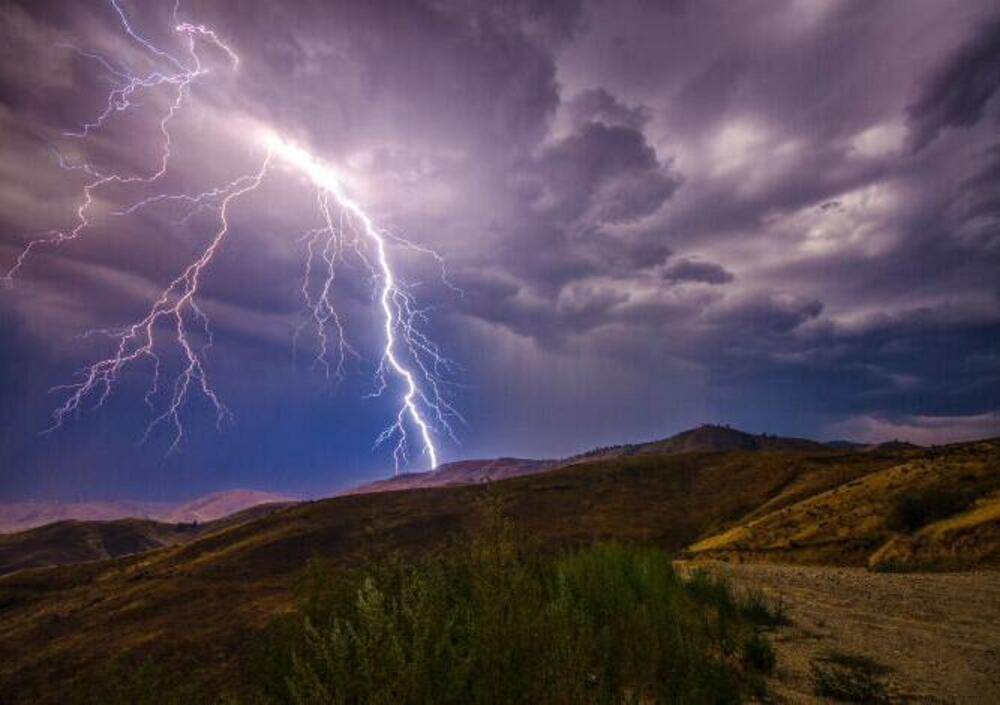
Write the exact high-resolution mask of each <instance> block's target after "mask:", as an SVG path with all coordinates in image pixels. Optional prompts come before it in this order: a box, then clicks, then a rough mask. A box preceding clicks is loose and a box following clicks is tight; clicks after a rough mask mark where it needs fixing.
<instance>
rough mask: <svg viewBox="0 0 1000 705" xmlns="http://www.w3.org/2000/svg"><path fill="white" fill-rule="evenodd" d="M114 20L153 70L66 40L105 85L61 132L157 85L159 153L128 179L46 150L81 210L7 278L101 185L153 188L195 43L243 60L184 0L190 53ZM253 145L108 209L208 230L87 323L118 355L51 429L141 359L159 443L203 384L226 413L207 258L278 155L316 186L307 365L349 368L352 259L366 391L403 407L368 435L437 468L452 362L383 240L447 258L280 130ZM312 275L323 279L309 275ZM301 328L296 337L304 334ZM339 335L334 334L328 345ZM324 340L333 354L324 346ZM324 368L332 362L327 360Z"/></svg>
mask: <svg viewBox="0 0 1000 705" xmlns="http://www.w3.org/2000/svg"><path fill="white" fill-rule="evenodd" d="M108 2H109V4H110V6H111V8H112V9H113V11H114V13H115V15H116V16H117V18H118V20H119V23H120V26H121V28H122V30H123V31H124V33H125V34H126V35H127V36H128V38H129V40H130V41H131V42H133V43H134V44H136V45H137V46H139V47H141V48H142V50H143V51H144V52H145V53H146V54H147V56H148V57H149V58H150V59H151V60H152V63H153V65H155V66H159V67H160V68H157V69H154V70H152V71H150V72H149V73H147V74H144V75H139V74H136V73H134V72H132V71H131V70H130V69H129V68H128V67H127V66H125V65H123V64H119V63H118V62H113V61H111V60H109V59H108V58H107V57H105V56H102V55H99V54H95V53H92V52H88V51H84V50H83V49H80V48H78V47H76V46H74V45H62V46H63V47H64V48H66V49H68V50H70V51H73V52H75V53H77V54H78V55H80V56H81V57H83V58H85V59H88V60H90V61H92V62H95V63H96V64H98V65H100V66H101V67H102V68H103V69H104V70H105V71H106V72H107V76H106V77H107V78H108V80H109V81H110V82H111V86H112V87H111V89H110V91H109V92H108V94H107V96H106V102H105V105H104V108H103V110H102V111H101V112H100V113H99V114H98V115H97V116H96V117H95V118H94V119H92V120H91V121H89V122H86V123H84V124H83V125H82V126H81V127H80V128H79V129H78V130H76V131H72V132H66V133H65V134H64V136H65V137H66V138H68V139H74V140H87V139H88V138H90V137H91V136H92V135H94V134H95V133H96V132H98V131H100V130H101V129H102V128H104V127H105V125H106V124H107V122H108V121H109V120H110V119H111V118H112V116H114V115H115V114H116V113H125V112H128V111H130V110H132V109H133V108H135V107H136V106H137V105H138V104H139V98H140V96H142V95H144V94H147V93H149V92H150V91H154V90H157V89H169V90H171V91H172V92H171V95H172V97H171V98H170V99H169V100H168V101H167V103H166V107H165V108H164V109H163V111H162V113H161V115H160V118H159V131H160V135H161V142H160V150H159V156H158V159H157V161H156V163H155V164H154V165H153V167H151V168H150V169H149V171H148V172H147V173H145V174H127V173H123V172H118V171H110V172H104V171H102V170H100V169H98V168H96V167H95V166H93V165H92V164H90V163H87V162H79V163H74V162H70V161H69V160H68V159H66V158H65V157H64V156H63V154H62V152H61V151H59V150H58V149H55V148H53V149H54V150H55V152H56V157H57V159H58V162H59V165H60V166H61V167H62V168H63V169H65V170H66V171H68V172H78V173H81V174H83V175H84V177H85V181H84V184H83V187H82V193H81V199H80V202H79V205H78V206H77V208H76V211H75V214H76V218H75V220H74V221H73V224H72V226H71V227H69V228H68V229H66V230H59V231H50V232H48V233H45V234H43V236H42V237H39V238H36V239H33V240H30V241H29V242H28V243H27V245H26V246H25V247H24V248H23V249H22V251H21V252H20V254H19V255H18V257H17V258H16V260H15V262H14V263H13V265H12V266H11V267H10V268H9V270H8V271H7V272H6V274H5V275H4V276H3V279H4V280H5V282H6V283H8V284H9V283H11V282H12V281H13V279H14V277H15V276H16V275H17V274H18V273H19V272H20V270H21V269H22V268H23V267H24V266H25V265H26V263H27V261H28V259H29V257H30V255H31V254H32V251H33V250H34V249H35V248H36V247H39V246H43V245H60V244H63V243H65V242H67V241H70V240H75V239H77V238H78V237H80V236H81V235H82V234H83V233H84V232H85V231H86V230H87V229H89V228H91V226H92V225H93V217H94V214H93V213H92V211H93V210H94V205H95V201H96V199H97V197H98V194H99V192H101V191H103V190H104V189H105V188H106V187H108V186H110V185H112V184H114V185H123V184H141V185H143V186H145V187H147V189H148V188H149V187H154V186H155V185H156V184H157V183H158V182H160V181H161V180H162V179H163V178H164V177H165V176H166V174H167V173H168V171H169V167H170V160H171V157H172V147H173V135H172V133H171V129H170V128H171V124H172V122H173V121H174V120H175V118H176V116H177V115H178V114H179V113H180V111H181V110H182V109H183V108H184V106H185V102H186V99H187V97H188V94H189V90H190V86H191V85H192V84H193V83H194V82H195V81H197V80H199V79H202V78H203V77H204V76H205V75H207V74H208V73H209V69H208V68H207V67H206V66H205V65H204V64H203V60H202V56H201V53H200V52H201V50H202V48H203V46H205V45H208V46H212V47H214V48H215V49H216V50H217V51H219V52H222V53H223V54H225V55H226V57H227V58H228V60H229V63H230V65H231V68H232V70H233V71H236V70H238V69H239V66H240V58H239V56H238V55H237V53H236V52H235V51H234V50H233V49H232V47H230V46H229V45H228V44H227V43H226V42H224V41H223V40H222V39H221V38H220V36H219V35H218V34H217V33H216V31H215V30H214V29H212V28H209V27H207V26H205V25H199V24H194V23H191V22H188V21H184V20H182V19H181V18H180V7H179V1H178V2H177V3H176V4H175V5H174V8H173V20H174V22H173V26H174V30H175V31H176V32H177V33H178V34H180V35H181V40H182V43H183V45H184V47H185V49H186V56H183V57H182V56H178V55H175V54H174V53H172V52H171V51H168V50H166V49H163V48H161V47H159V46H157V45H155V44H154V43H153V42H152V41H150V40H149V39H147V38H146V37H145V36H144V35H143V34H141V33H140V32H139V31H138V30H137V29H136V28H135V27H134V26H133V22H132V20H131V19H130V17H129V15H128V13H127V12H126V11H125V9H124V8H123V7H122V5H121V3H120V2H119V0H108ZM256 138H257V146H258V147H259V148H260V149H261V152H262V157H261V161H260V165H259V167H258V168H257V169H256V170H255V171H253V172H252V173H247V174H244V175H242V176H240V177H238V178H236V179H234V180H233V181H231V182H229V183H226V184H223V185H220V186H216V187H214V188H212V189H209V190H206V191H203V192H201V193H169V192H165V191H160V192H158V193H154V194H153V195H148V196H146V197H145V198H142V199H140V200H136V201H134V202H132V203H130V204H127V205H125V206H123V207H120V208H118V209H116V210H114V211H111V213H110V215H111V216H116V217H123V216H129V215H132V214H135V213H137V212H139V211H142V210H144V209H147V208H151V207H153V206H156V205H158V204H164V203H170V204H172V205H175V206H177V207H179V208H180V209H181V210H182V212H183V215H182V217H181V218H180V219H179V220H177V221H176V224H178V225H179V224H183V223H186V222H188V221H190V220H191V219H193V218H194V217H195V216H196V215H199V214H203V213H206V212H207V213H214V216H215V219H216V222H217V225H216V227H215V228H214V230H213V232H212V234H211V236H210V237H209V239H208V241H207V243H206V244H205V246H204V248H203V249H202V250H201V252H200V254H199V255H198V256H197V257H196V258H195V259H194V260H193V261H192V262H191V263H190V264H188V265H187V267H185V268H184V269H183V270H182V271H181V272H180V273H179V274H178V275H177V276H176V277H175V278H174V279H173V280H171V281H170V282H169V283H168V284H167V286H166V287H164V288H163V289H162V290H161V292H160V294H159V296H158V297H157V298H156V300H155V301H154V302H153V304H152V305H151V306H150V308H149V309H148V311H147V313H146V315H145V316H143V317H142V318H141V319H139V320H138V321H136V322H134V323H132V324H130V325H127V326H124V327H122V328H117V329H100V330H94V331H88V332H87V333H85V334H84V336H85V337H89V336H104V337H107V338H110V339H111V340H112V341H113V342H114V347H113V353H112V354H111V355H110V356H108V357H107V358H104V359H101V360H98V361H97V362H95V363H93V364H92V365H90V366H88V367H86V368H84V369H83V370H81V372H80V377H79V379H78V380H77V381H76V382H74V383H72V384H67V385H62V386H60V387H57V388H56V389H57V390H60V391H63V392H64V393H65V394H66V396H65V399H64V401H63V403H62V404H61V405H60V406H58V407H57V408H56V409H55V411H54V412H53V418H52V424H51V426H50V427H49V428H48V429H46V430H47V431H51V430H54V429H56V428H59V427H61V426H62V425H63V423H64V422H65V421H66V419H67V418H68V417H70V416H73V415H76V414H78V413H79V412H80V411H81V410H82V409H83V408H84V407H85V405H87V404H88V403H89V402H91V401H92V402H93V407H94V408H100V407H101V406H102V405H103V404H104V402H105V401H106V399H107V398H108V397H109V396H110V394H111V393H112V390H113V389H114V387H115V384H116V382H118V381H119V379H120V377H121V375H122V373H123V371H124V370H125V369H126V368H127V367H129V366H131V365H133V364H134V363H138V362H140V361H148V362H149V363H151V365H152V376H151V381H150V384H149V387H148V388H147V391H146V394H145V396H144V401H145V402H146V404H147V405H148V406H149V408H150V410H151V411H153V414H154V415H153V418H152V420H151V421H150V423H149V425H148V426H147V428H146V432H145V434H144V436H143V439H145V438H147V437H148V436H149V434H150V433H151V432H152V431H153V430H154V429H155V428H157V427H158V426H160V425H161V424H165V425H167V426H169V427H171V428H172V442H171V445H170V449H169V451H168V452H172V451H174V450H175V449H176V448H177V447H178V446H179V445H180V443H181V442H182V441H183V439H184V426H183V423H182V412H183V410H184V408H185V406H186V404H187V403H188V401H189V400H190V398H191V396H192V394H193V393H198V392H200V393H201V395H202V396H203V397H204V398H205V399H207V400H208V402H209V403H210V404H211V405H212V407H213V408H214V410H215V412H216V419H217V425H218V426H219V427H221V426H222V425H223V423H225V422H227V421H230V420H231V419H232V414H231V413H230V411H229V409H228V408H227V407H226V406H225V404H224V403H223V401H222V399H221V397H220V396H219V394H218V393H217V392H216V391H215V389H214V388H213V387H212V385H211V383H210V381H209V376H208V373H207V363H206V353H207V351H208V349H209V348H210V347H211V345H212V341H213V337H212V329H211V327H210V325H209V319H208V316H207V315H206V314H205V312H204V310H203V309H202V308H201V307H200V305H199V303H198V295H199V286H200V283H201V280H202V278H203V276H205V273H206V271H207V270H208V269H209V268H210V265H211V264H212V262H213V260H214V258H215V256H216V254H217V253H218V252H219V250H220V249H221V248H222V247H223V245H224V244H225V242H226V241H227V239H228V238H229V235H230V232H231V227H230V222H229V213H230V209H231V208H232V207H233V204H235V203H236V202H238V200H239V199H241V198H243V197H245V196H247V195H248V194H250V193H251V192H253V191H255V190H257V189H258V188H259V187H260V185H261V184H262V183H263V182H264V180H265V178H266V177H267V176H268V175H269V174H270V173H271V172H273V171H274V170H275V167H276V165H277V164H279V163H280V164H281V165H282V166H284V167H286V168H287V169H288V170H290V171H293V172H295V173H298V174H299V175H300V176H302V177H305V179H306V180H307V181H308V182H309V184H310V185H311V187H312V188H314V189H315V190H316V202H317V209H318V213H319V221H320V226H319V227H317V228H314V229H312V230H309V231H307V232H306V233H305V234H304V235H303V237H302V239H303V240H304V241H305V242H306V262H305V272H304V276H303V281H302V285H301V287H300V289H301V293H302V297H303V301H304V304H305V309H306V313H307V320H306V321H305V322H304V323H303V326H305V325H311V326H312V328H313V329H314V331H315V335H316V339H317V351H316V354H315V360H314V361H315V362H316V363H317V364H320V365H322V366H323V368H324V370H325V372H326V374H327V376H329V375H330V374H331V373H332V374H333V375H334V376H336V377H337V378H338V379H339V378H340V377H342V376H343V374H344V363H345V360H346V358H347V357H349V356H353V357H357V358H360V356H359V355H358V353H357V352H356V351H355V349H354V348H353V347H352V346H351V344H350V343H349V342H348V340H347V336H346V332H345V325H344V323H343V321H342V319H341V317H340V315H339V314H338V312H337V308H336V306H335V302H334V300H333V289H334V283H335V279H336V273H337V271H338V268H339V266H340V264H341V263H342V262H343V261H344V260H345V258H346V257H348V256H350V257H352V258H354V260H356V261H357V262H359V263H360V264H361V265H362V267H363V268H364V270H365V271H366V272H367V274H368V276H369V279H370V281H371V282H372V285H373V298H374V303H375V304H376V306H377V309H378V311H379V313H380V316H381V326H380V328H381V333H382V339H383V345H382V349H381V357H380V360H379V363H378V366H377V369H376V372H375V389H374V391H373V392H372V393H371V394H370V395H369V396H381V395H382V394H384V393H386V392H387V391H388V390H389V388H390V381H389V380H390V378H392V379H395V380H396V383H397V384H398V385H399V386H400V387H401V396H400V402H399V407H398V410H397V412H396V414H395V415H394V418H393V420H392V421H391V422H390V423H389V425H388V426H387V427H386V428H385V429H384V430H383V431H382V433H381V434H379V436H378V437H377V438H376V440H375V445H376V446H378V445H380V444H382V443H386V442H389V441H393V440H394V441H395V446H394V448H393V458H394V460H395V471H396V473H398V472H399V469H400V467H401V466H402V465H403V464H405V463H407V462H409V456H408V449H409V448H410V447H411V444H413V443H414V441H413V440H412V439H411V436H410V433H411V432H412V431H415V432H416V441H415V444H416V445H417V446H418V447H419V448H420V450H421V453H422V454H423V455H424V456H425V457H426V458H427V460H428V462H429V464H430V466H431V468H432V469H433V468H435V467H437V465H438V461H439V454H438V450H437V447H436V446H435V443H434V435H435V434H436V433H445V434H447V435H449V436H450V437H451V438H453V439H454V438H455V435H454V433H453V430H452V422H453V421H454V420H461V419H462V417H461V414H460V413H459V412H458V411H457V409H456V408H455V407H454V406H453V404H452V403H451V402H450V401H449V398H450V395H449V393H448V382H447V379H448V378H449V377H450V376H451V375H452V374H453V373H454V371H455V369H456V366H455V363H453V362H452V361H451V360H449V359H448V358H446V357H445V356H444V355H443V354H442V353H441V350H440V349H439V348H438V346H437V345H436V344H435V343H434V342H433V341H432V340H431V339H430V338H429V337H427V335H426V334H425V333H423V332H422V326H423V325H424V324H426V322H427V320H428V318H427V310H426V309H422V308H420V307H419V306H418V305H417V304H416V301H415V298H414V296H413V295H412V293H411V292H410V290H409V288H408V287H407V286H406V285H404V284H403V283H402V282H401V281H400V279H399V277H398V276H397V275H396V273H395V271H394V269H393V265H392V260H391V258H390V252H389V246H390V244H392V245H395V246H401V247H406V248H409V249H411V250H413V251H415V252H417V253H420V254H423V255H428V256H430V257H433V258H434V259H435V260H436V261H437V262H438V264H439V265H440V266H441V272H442V280H443V282H444V283H445V284H446V285H447V286H449V287H451V288H454V287H453V286H452V285H451V284H450V282H448V280H447V276H446V270H445V268H444V260H443V258H442V257H441V256H440V255H439V254H438V253H437V252H435V251H433V250H430V249H429V248H425V247H422V246H420V245H417V244H415V243H413V242H410V241H409V240H406V239H405V238H402V237H400V236H398V235H395V234H392V233H390V232H388V231H386V230H383V229H381V228H379V227H378V226H377V225H376V223H375V222H374V220H373V219H372V218H371V217H370V216H369V215H368V213H367V212H366V211H365V209H364V208H363V207H362V205H361V204H360V203H359V202H358V201H356V200H355V199H353V198H352V197H351V196H350V195H349V194H348V192H347V190H346V189H345V188H344V185H343V183H342V180H341V179H340V178H339V176H338V174H337V172H336V170H335V169H334V168H333V167H331V166H330V165H328V164H326V163H324V162H323V161H322V160H321V159H319V158H318V157H316V156H315V155H313V154H312V153H310V152H309V151H308V150H306V149H305V148H303V147H301V146H299V145H297V144H294V143H293V142H291V141H289V140H287V139H285V138H284V137H282V136H281V135H280V134H279V133H278V132H277V131H275V130H272V129H270V128H266V127H262V128H260V129H259V130H258V131H257V134H256ZM317 272H320V273H321V277H320V279H321V282H320V285H319V286H318V287H316V286H315V284H314V278H315V277H314V274H315V273H317ZM303 326H300V328H299V330H297V331H296V335H295V339H297V338H298V335H299V333H300V332H301V330H302V327H303ZM330 333H332V334H333V335H334V336H335V343H334V342H333V341H331V340H330ZM171 339H172V341H173V343H175V344H176V346H177V348H178V349H179V351H180V353H181V360H182V368H181V370H180V371H179V372H178V373H177V374H176V375H175V376H174V377H173V381H172V383H171V384H168V385H166V388H165V389H164V383H163V379H162V377H163V373H162V369H163V362H164V361H163V357H162V349H163V346H164V345H166V344H168V343H169V342H170V340H171ZM331 348H332V349H331ZM331 363H332V364H331ZM159 396H166V402H165V404H164V405H163V406H162V407H161V408H160V409H159V410H158V409H157V407H156V399H157V398H158V397H159Z"/></svg>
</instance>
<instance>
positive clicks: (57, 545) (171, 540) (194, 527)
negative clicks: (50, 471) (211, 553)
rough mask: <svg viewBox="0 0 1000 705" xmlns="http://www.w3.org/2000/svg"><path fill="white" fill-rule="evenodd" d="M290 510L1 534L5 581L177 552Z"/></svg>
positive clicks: (63, 525) (255, 509) (0, 571)
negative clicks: (28, 572)
mask: <svg viewBox="0 0 1000 705" xmlns="http://www.w3.org/2000/svg"><path fill="white" fill-rule="evenodd" d="M288 504H289V503H287V502H284V503H282V502H273V503H270V504H256V505H254V506H252V507H249V508H247V509H244V510H242V511H238V512H235V513H233V514H229V515H227V516H224V517H222V518H221V519H215V520H214V521H208V522H203V523H199V522H198V521H190V522H177V523H170V524H168V523H165V522H160V521H153V520H151V519H114V520H111V521H77V520H75V519H67V520H65V521H57V522H54V523H51V524H45V525H44V526H39V527H35V528H33V529H27V530H25V531H18V532H14V533H10V534H0V575H4V574H6V573H12V572H14V571H16V570H22V569H25V568H39V567H45V566H56V565H69V564H72V563H83V562H86V561H96V560H103V559H105V558H116V557H118V556H125V555H129V554H133V553H142V552H144V551H149V550H152V549H154V548H162V547H163V546H172V545H174V544H178V543H184V542H185V541H191V540H193V539H195V538H197V537H198V536H201V535H203V534H206V533H211V532H213V531H217V530H219V529H221V528H224V527H226V526H232V525H234V524H239V523H242V522H245V521H252V520H253V519H257V518H259V517H262V516H266V515H267V514H270V513H271V512H273V511H276V510H277V509H279V508H281V507H285V506H288ZM187 516H190V515H187Z"/></svg>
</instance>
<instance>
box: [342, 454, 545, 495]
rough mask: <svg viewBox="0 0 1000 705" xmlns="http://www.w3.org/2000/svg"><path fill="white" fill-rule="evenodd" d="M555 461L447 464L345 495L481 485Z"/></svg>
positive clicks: (515, 475) (543, 466)
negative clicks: (481, 483)
mask: <svg viewBox="0 0 1000 705" xmlns="http://www.w3.org/2000/svg"><path fill="white" fill-rule="evenodd" d="M557 464H558V461H554V460H525V459H523V458H495V459H492V460H460V461H458V462H454V463H446V464H444V465H442V466H440V467H439V468H437V469H436V470H431V471H430V472H411V473H404V474H402V475H397V476H396V477H390V478H388V479H386V480H377V481H375V482H370V483H368V484H365V485H360V486H358V487H354V488H352V489H350V490H348V491H347V492H345V493H344V494H365V493H367V492H393V491H396V490H413V489H418V488H421V487H444V486H447V485H475V484H478V483H480V482H494V481H497V480H506V479H508V478H511V477H519V476H521V475H531V474H533V473H536V472H542V471H543V470H547V469H550V468H552V467H555V465H557Z"/></svg>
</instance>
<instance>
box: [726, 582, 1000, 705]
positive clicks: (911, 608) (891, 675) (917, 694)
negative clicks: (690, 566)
mask: <svg viewBox="0 0 1000 705" xmlns="http://www.w3.org/2000/svg"><path fill="white" fill-rule="evenodd" d="M713 570H718V571H720V572H722V573H725V574H728V575H730V576H731V577H732V579H733V582H734V584H735V585H736V586H737V587H742V588H758V589H762V590H763V591H764V592H766V593H768V594H770V595H771V596H772V597H774V598H775V599H780V600H782V601H783V602H784V604H785V606H786V608H787V613H788V616H789V618H790V619H791V622H792V623H791V624H790V625H789V626H785V627H779V628H777V629H776V630H775V631H774V633H773V634H772V638H773V641H774V645H775V649H776V651H777V653H778V672H777V673H776V675H775V677H774V678H773V679H772V680H771V682H770V683H769V690H770V691H771V695H772V698H773V700H775V701H777V702H787V703H818V702H830V701H829V700H826V699H824V698H821V697H819V696H817V695H815V694H814V693H813V679H812V676H811V663H813V662H814V661H815V660H817V659H823V658H824V656H828V655H829V654H830V653H831V652H839V653H846V654H851V655H857V656H864V657H868V658H870V659H873V660H874V661H876V662H877V663H879V664H882V665H884V666H886V667H887V668H888V669H891V670H890V671H889V672H888V674H887V675H886V676H884V681H885V684H886V686H887V692H888V695H889V700H890V702H894V703H895V702H905V703H983V704H986V703H1000V572H994V571H983V572H973V573H933V574H930V573H920V574H916V573H909V574H884V573H871V572H868V571H866V570H864V569H861V568H817V567H804V566H778V565H747V564H743V565H733V564H713Z"/></svg>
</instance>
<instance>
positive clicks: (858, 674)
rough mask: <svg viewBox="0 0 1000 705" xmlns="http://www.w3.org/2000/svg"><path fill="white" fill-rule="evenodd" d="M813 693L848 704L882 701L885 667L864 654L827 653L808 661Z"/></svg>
mask: <svg viewBox="0 0 1000 705" xmlns="http://www.w3.org/2000/svg"><path fill="white" fill-rule="evenodd" d="M811 670H812V680H813V690H814V692H815V693H816V694H817V695H820V696H823V697H827V698H833V699H834V700H841V701H844V702H852V703H884V702H887V700H888V696H887V693H886V689H885V684H884V683H883V682H882V677H883V676H884V675H885V674H886V673H888V672H889V669H888V668H887V667H886V666H883V665H882V664H879V663H877V662H875V661H873V660H872V659H870V658H867V657H865V656H856V655H854V654H845V653H842V652H831V653H830V654H828V655H826V656H825V657H823V658H822V659H818V660H816V661H813V662H812V664H811Z"/></svg>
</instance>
